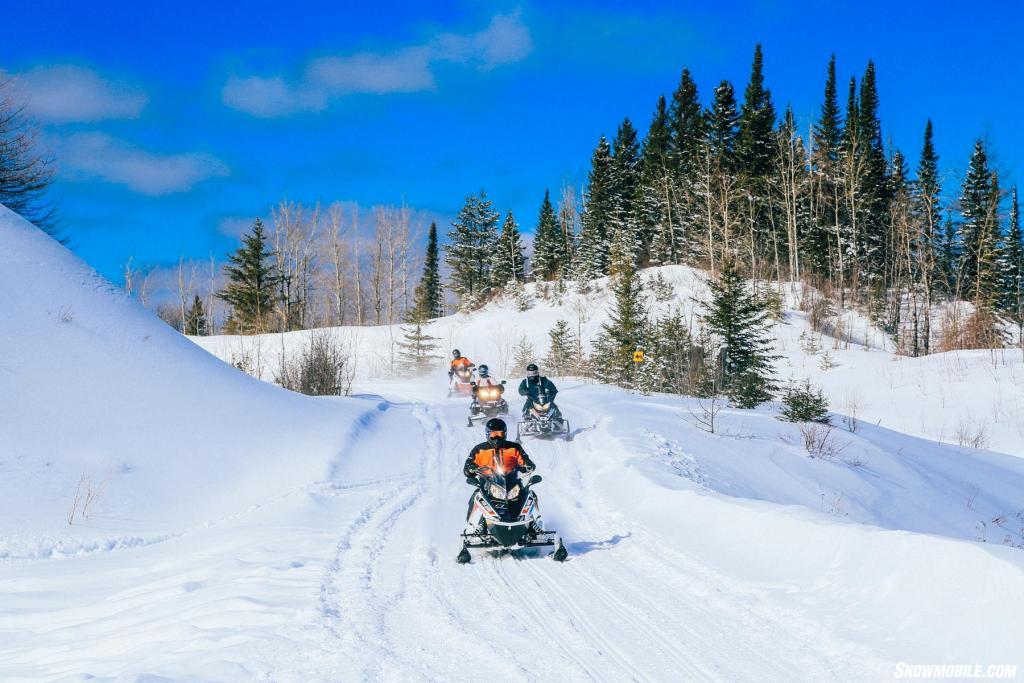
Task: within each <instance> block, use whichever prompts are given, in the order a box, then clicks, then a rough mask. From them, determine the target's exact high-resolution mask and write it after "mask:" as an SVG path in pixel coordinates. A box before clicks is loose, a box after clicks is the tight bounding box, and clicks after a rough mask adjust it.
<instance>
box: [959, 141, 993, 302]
mask: <svg viewBox="0 0 1024 683" xmlns="http://www.w3.org/2000/svg"><path fill="white" fill-rule="evenodd" d="M998 204H999V186H998V183H997V181H996V178H995V174H994V173H993V172H992V170H991V169H990V168H989V165H988V153H987V152H986V150H985V143H984V142H983V141H982V140H978V141H977V142H975V144H974V152H973V153H972V154H971V161H970V163H969V164H968V167H967V177H966V178H965V179H964V185H963V190H962V191H961V194H960V214H961V216H963V224H962V225H961V228H960V230H961V240H960V241H961V244H962V245H963V256H962V259H963V260H962V267H961V269H960V273H961V277H962V291H963V293H964V295H965V296H966V298H967V299H968V300H969V301H970V302H971V303H973V304H974V306H975V308H976V309H978V310H981V309H984V310H985V311H988V312H991V311H992V310H993V309H994V307H995V304H996V302H997V301H998V299H999V291H1000V286H999V285H1000V282H999V221H998V213H997V212H998Z"/></svg>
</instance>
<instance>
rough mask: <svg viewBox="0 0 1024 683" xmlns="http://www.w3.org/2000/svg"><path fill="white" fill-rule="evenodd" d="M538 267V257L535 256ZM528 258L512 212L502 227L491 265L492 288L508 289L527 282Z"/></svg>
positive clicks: (506, 217)
mask: <svg viewBox="0 0 1024 683" xmlns="http://www.w3.org/2000/svg"><path fill="white" fill-rule="evenodd" d="M534 265H535V266H536V255H535V256H534ZM525 268H526V257H525V256H523V240H522V238H521V237H520V236H519V226H518V225H517V224H516V219H515V216H513V215H512V211H511V210H510V211H509V212H508V214H507V215H506V216H505V222H504V224H502V226H501V234H500V235H499V236H498V241H497V243H496V244H495V247H494V256H493V263H492V265H491V286H492V287H494V288H495V289H502V288H505V287H508V285H509V283H519V282H523V281H524V280H526V270H525Z"/></svg>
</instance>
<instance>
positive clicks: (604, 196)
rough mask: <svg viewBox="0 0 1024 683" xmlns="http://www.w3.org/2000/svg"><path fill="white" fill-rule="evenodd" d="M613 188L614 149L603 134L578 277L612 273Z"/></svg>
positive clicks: (593, 174) (586, 208)
mask: <svg viewBox="0 0 1024 683" xmlns="http://www.w3.org/2000/svg"><path fill="white" fill-rule="evenodd" d="M612 193H613V188H612V148H611V145H609V144H608V140H607V139H606V138H605V137H604V136H603V135H602V136H601V139H600V140H599V141H598V143H597V148H595V149H594V154H593V156H592V157H591V160H590V175H589V177H588V179H587V194H586V204H585V206H584V209H583V219H582V223H583V229H582V231H581V233H580V249H579V252H578V254H577V257H576V267H577V275H578V276H579V277H580V278H581V279H584V280H586V279H590V278H595V277H600V276H602V275H607V274H608V247H609V240H610V238H611V233H610V226H611V224H612V220H613V213H614V209H615V207H614V204H613V201H612V197H613V194H612Z"/></svg>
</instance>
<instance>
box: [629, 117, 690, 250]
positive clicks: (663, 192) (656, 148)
mask: <svg viewBox="0 0 1024 683" xmlns="http://www.w3.org/2000/svg"><path fill="white" fill-rule="evenodd" d="M671 141H672V140H671V131H670V130H669V120H668V110H667V108H666V104H665V98H664V97H659V98H658V105H657V106H656V107H655V109H654V117H653V118H652V119H651V125H650V127H649V128H648V129H647V137H646V138H644V144H643V152H642V153H641V156H640V182H641V185H642V187H641V192H640V197H639V204H638V206H637V219H638V222H639V229H640V232H639V234H640V243H641V244H642V245H644V249H643V250H642V251H641V254H640V259H641V261H642V262H648V263H653V264H663V263H678V262H679V253H678V252H679V246H680V245H679V240H678V236H677V234H676V230H675V224H676V223H677V222H678V221H679V216H678V213H679V207H678V206H677V204H678V202H677V201H676V193H675V189H674V187H673V178H672V162H671V156H670V155H671V148H670V145H671Z"/></svg>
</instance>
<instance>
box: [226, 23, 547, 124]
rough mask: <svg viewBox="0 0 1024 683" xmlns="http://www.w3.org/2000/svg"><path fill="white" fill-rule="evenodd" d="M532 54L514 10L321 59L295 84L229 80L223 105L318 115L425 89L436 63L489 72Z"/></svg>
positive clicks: (256, 112)
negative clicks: (339, 103)
mask: <svg viewBox="0 0 1024 683" xmlns="http://www.w3.org/2000/svg"><path fill="white" fill-rule="evenodd" d="M532 51H533V40H532V39H531V37H530V30H529V28H528V27H527V26H526V25H525V24H524V23H523V22H522V20H521V19H520V13H519V11H516V12H513V13H511V14H499V15H496V16H494V17H493V18H492V19H491V21H490V23H489V24H488V25H487V27H486V28H484V29H483V30H482V31H477V32H475V33H465V34H463V33H442V34H440V35H439V36H437V37H436V38H435V39H434V40H432V41H430V42H429V43H427V44H425V45H412V46H408V47H403V48H399V49H396V50H394V51H391V52H384V53H378V52H361V53H357V54H352V55H336V56H327V57H320V58H317V59H315V60H313V61H312V62H310V63H309V64H308V65H307V67H306V69H305V72H304V74H303V77H302V78H301V79H299V80H298V81H296V82H289V81H288V80H286V79H285V78H283V77H281V76H270V77H259V76H253V77H247V78H239V77H232V78H231V79H229V80H228V82H227V84H226V85H225V86H224V89H223V91H222V93H221V96H222V99H223V101H224V104H226V105H227V106H229V107H231V108H233V109H237V110H239V111H243V112H246V113H248V114H252V115H253V116H261V117H273V116H285V115H288V114H293V113H298V112H316V111H321V110H322V109H324V108H325V107H326V106H327V105H328V104H329V102H330V100H331V98H335V97H342V96H345V95H351V94H356V93H368V94H376V95H382V94H387V93H399V92H417V91H420V90H429V89H431V88H433V87H434V85H435V81H434V73H433V71H432V70H431V67H432V65H433V64H434V63H436V62H452V63H457V64H466V65H470V66H474V67H476V68H478V69H480V70H488V69H492V68H494V67H496V66H500V65H503V64H512V63H514V62H518V61H520V60H522V59H524V58H525V57H526V56H527V55H529V54H530V52H532Z"/></svg>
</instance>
